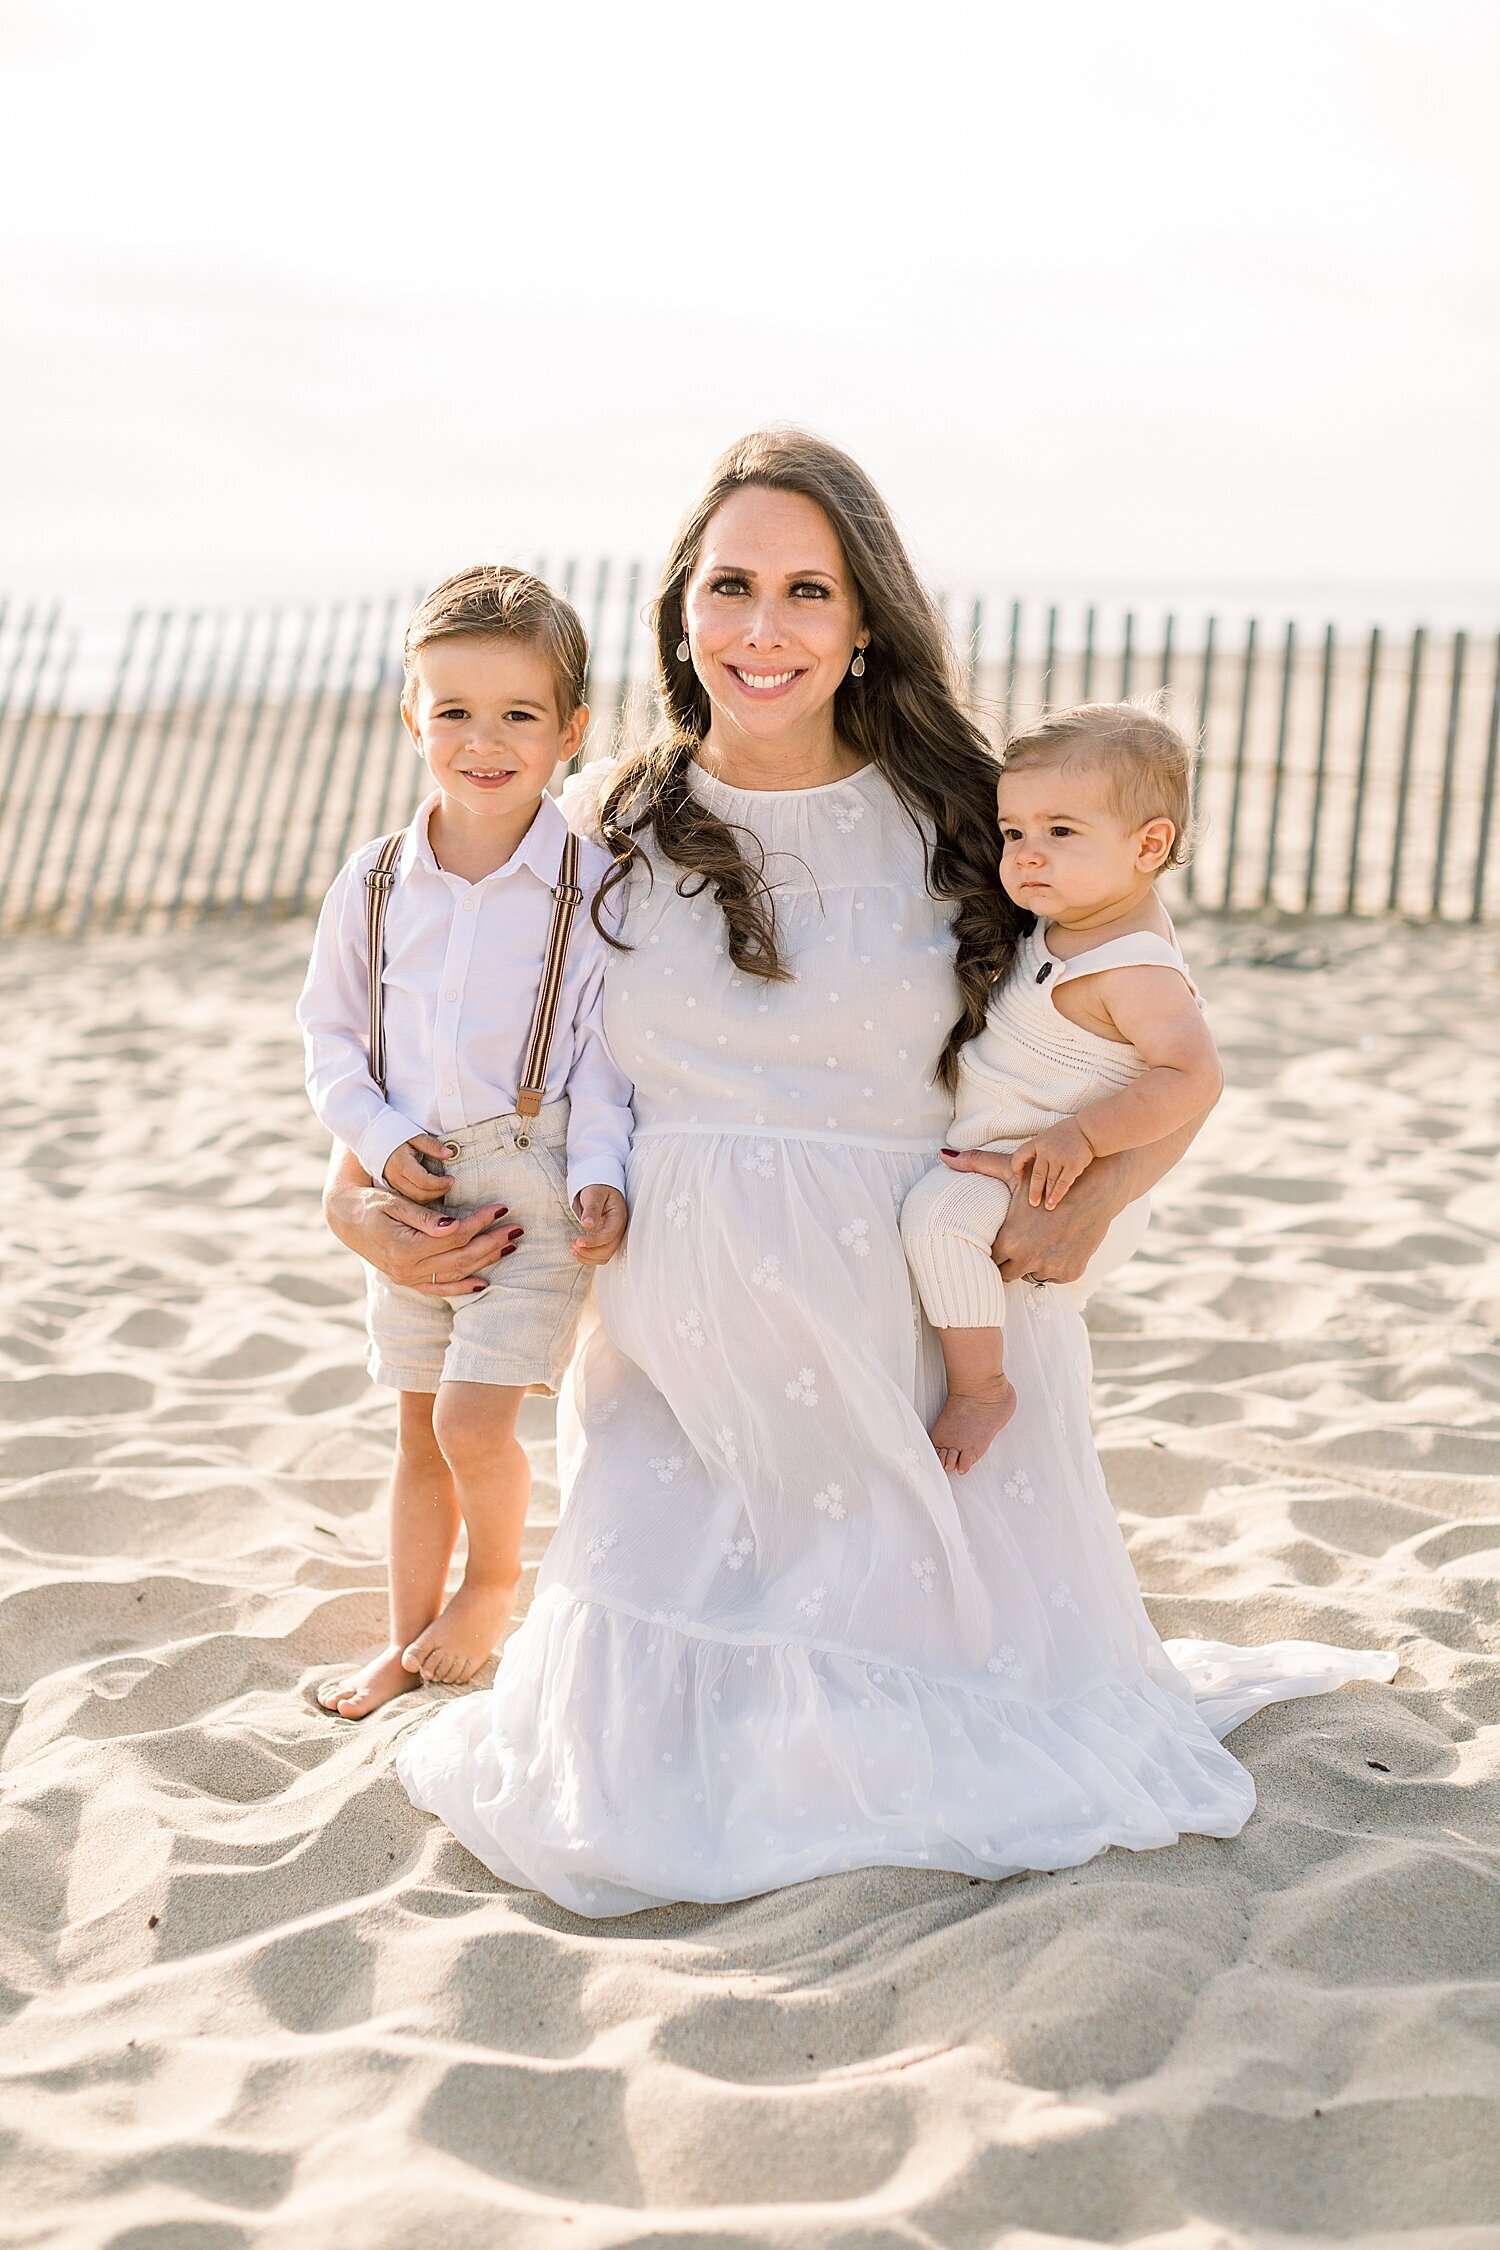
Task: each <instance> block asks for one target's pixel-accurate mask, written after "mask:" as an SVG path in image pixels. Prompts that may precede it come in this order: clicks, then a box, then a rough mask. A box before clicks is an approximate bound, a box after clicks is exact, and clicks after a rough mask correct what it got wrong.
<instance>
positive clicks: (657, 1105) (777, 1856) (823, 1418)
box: [398, 766, 1395, 1915]
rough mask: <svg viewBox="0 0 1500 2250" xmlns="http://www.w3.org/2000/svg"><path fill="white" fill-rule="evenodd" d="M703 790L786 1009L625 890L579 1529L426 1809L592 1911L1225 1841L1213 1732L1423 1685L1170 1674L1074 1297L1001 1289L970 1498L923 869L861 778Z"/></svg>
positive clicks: (576, 1389) (446, 1734) (1273, 1668)
mask: <svg viewBox="0 0 1500 2250" xmlns="http://www.w3.org/2000/svg"><path fill="white" fill-rule="evenodd" d="M587 780H588V782H589V783H592V784H594V785H595V786H596V785H597V782H596V777H595V776H594V775H592V774H590V775H589V776H588V777H587ZM692 785H693V787H694V788H695V789H696V790H697V791H698V793H699V794H700V796H701V797H702V798H703V799H704V801H705V802H706V803H707V804H708V805H709V806H711V807H712V809H713V810H714V811H715V812H716V813H717V814H718V815H719V816H720V817H721V818H723V819H724V820H726V821H729V822H731V823H732V824H734V825H735V826H736V827H737V828H738V829H740V830H741V831H742V841H743V845H744V848H745V849H746V850H747V851H748V852H750V853H752V854H753V853H755V852H756V851H757V850H760V849H763V850H764V852H765V854H766V872H767V876H768V878H769V880H770V881H771V882H772V883H773V884H774V886H775V897H776V911H777V919H778V929H779V933H780V938H781V943H782V945H783V949H784V954H785V957H786V959H787V960H788V962H789V964H790V965H791V967H792V968H793V969H794V971H795V975H794V977H793V979H792V980H791V981H789V982H785V983H767V982H765V981H764V980H762V979H759V978H757V977H755V976H753V975H750V974H748V973H746V972H744V971H742V970H739V969H736V968H735V967H734V965H733V963H732V962H731V960H730V958H729V954H728V949H727V943H726V937H725V931H724V927H723V922H722V918H721V916H720V914H719V911H718V909H717V908H716V907H715V905H714V903H713V900H712V897H711V895H710V894H707V893H699V894H698V895H697V896H692V895H683V894H681V893H680V892H679V891H678V889H677V879H678V875H679V871H678V870H677V869H675V868H673V867H671V866H670V865H669V864H668V863H666V862H660V863H658V864H657V865H656V866H655V869H654V881H648V880H647V879H646V877H645V876H644V874H643V873H642V872H640V871H637V872H636V874H634V875H633V876H632V878H631V880H630V885H629V894H628V900H627V905H626V913H625V921H624V935H625V937H626V938H627V940H628V941H629V943H630V945H631V946H632V948H633V950H632V951H630V952H628V953H623V954H620V955H617V956H615V957H614V958H613V959H612V961H611V965H610V968H609V970H608V972H607V979H606V994H605V1020H606V1026H607V1030H608V1033H609V1037H610V1041H611V1044H612V1046H613V1048H614V1051H615V1054H616V1056H617V1058H618V1060H619V1062H620V1063H621V1065H622V1067H623V1068H624V1069H625V1070H626V1071H627V1072H628V1073H629V1074H630V1075H631V1076H632V1077H633V1078H634V1080H635V1086H636V1118H637V1130H636V1135H635V1142H634V1147H633V1150H632V1154H631V1159H630V1170H629V1182H628V1192H629V1201H630V1208H631V1218H630V1231H629V1235H628V1238H627V1242H626V1246H625V1249H624V1252H623V1254H622V1255H621V1256H620V1257H618V1258H617V1259H616V1260H615V1261H614V1263H613V1264H611V1265H609V1266H607V1267H605V1268H604V1269H602V1270H601V1272H600V1274H599V1276H598V1285H597V1292H596V1310H597V1319H596V1320H595V1321H594V1323H593V1324H592V1326H591V1327H590V1329H589V1331H588V1333H587V1335H586V1338H585V1341H584V1343H583V1345H582V1347H581V1349H580V1353H579V1356H578V1358H577V1360H576V1361H575V1363H574V1368H573V1372H572V1377H571V1380H570V1383H569V1385H568V1387H567V1388H566V1389H565V1392H564V1396H563V1401H562V1406H561V1410H560V1426H559V1437H560V1443H559V1456H560V1466H561V1475H562V1490H563V1508H562V1516H561V1522H560V1525H559V1528H558V1530H557V1532H556V1533H555V1535H554V1537H553V1540H552V1543H551V1545H550V1547H549V1549H548V1552H547V1555H546V1557H545V1560H544V1561H543V1563H542V1566H541V1569H540V1572H539V1573H538V1578H537V1585H536V1593H535V1597H534V1600H533V1602H532V1606H531V1609H530V1612H529V1613H528V1615H527V1617H526V1619H525V1621H524V1623H523V1624H522V1625H521V1626H520V1627H519V1629H518V1630H517V1631H516V1632H515V1633H514V1634H513V1635H512V1637H511V1639H510V1640H509V1642H508V1643H507V1645H506V1648H505V1651H504V1654H503V1657H502V1660H501V1664H500V1668H499V1671H498V1674H497V1677H496V1681H495V1685H494V1688H493V1689H492V1690H491V1691H490V1692H489V1693H480V1694H474V1695H468V1696H463V1697H459V1698H457V1699H455V1700H454V1701H452V1702H451V1703H449V1704H448V1705H446V1706H445V1708H444V1709H443V1710H442V1711H441V1712H440V1713H439V1714H438V1715H437V1716H436V1717H435V1718H433V1719H432V1720H430V1721H428V1722H427V1723H426V1724H425V1725H423V1726H421V1727H420V1728H419V1729H416V1730H414V1731H412V1732H411V1733H410V1734H408V1735H407V1736H406V1738H405V1740H404V1742H403V1744H402V1747H401V1750H400V1753H399V1759H398V1764H399V1770H400V1774H401V1778H402V1780H403V1781H404V1782H405V1785H406V1787H407V1790H408V1792H409V1793H410V1795H411V1798H412V1801H413V1802H414V1803H415V1804H416V1805H418V1806H420V1807H422V1808H424V1809H425V1810H427V1811H429V1812H431V1813H434V1814H436V1815H437V1817H438V1818H439V1819H440V1820H442V1821H444V1822H445V1823H446V1824H447V1826H448V1827H449V1828H450V1829H451V1830H452V1832H453V1834H454V1835H455V1836H456V1837H457V1838H458V1839H459V1841H460V1842H461V1843H463V1844H464V1845H466V1846H467V1848H468V1849H469V1850H470V1851H471V1852H472V1853H473V1854H474V1855H475V1856H476V1858H478V1859H480V1860H482V1861H483V1862H484V1863H485V1865H486V1866H488V1867H489V1868H491V1869H492V1870H493V1871H494V1873H495V1874H497V1875H499V1876H500V1877H502V1878H503V1879H504V1880H505V1881H507V1882H510V1883H514V1884H517V1885H519V1886H521V1887H523V1888H526V1889H532V1890H538V1891H543V1892H545V1893H547V1894H548V1895H549V1896H550V1897H551V1898H553V1899H555V1900H556V1901H557V1902H558V1903H559V1904H561V1905H562V1906H565V1907H568V1908H570V1909H572V1910H573V1911H574V1912H576V1913H578V1914H582V1915H610V1914H623V1913H629V1912H632V1911H634V1910H636V1909H638V1908H642V1907H647V1906H653V1905H657V1904H661V1903H663V1902H666V1901H669V1900H677V1899H695V1900H725V1899H735V1898H743V1897H748V1896H751V1895H753V1894H755V1893H758V1892H762V1891H767V1890H771V1889H774V1888H776V1887H778V1886H780V1885H783V1884H787V1883H796V1882H801V1881H805V1880H807V1879H808V1878H810V1877H813V1876H818V1875H824V1874H828V1873H830V1872H833V1871H835V1870H839V1869H847V1868H851V1867H861V1866H874V1865H905V1866H923V1867H934V1868H944V1869H951V1870H954V1871H957V1872H961V1873H965V1874H970V1875H978V1876H985V1877H998V1876H1003V1875H1007V1874H1011V1873H1015V1872H1017V1871H1019V1870H1021V1869H1024V1868H1054V1867H1063V1866H1073V1865H1076V1864H1078V1863H1079V1862H1080V1861H1083V1860H1086V1859H1089V1858H1091V1857H1092V1856H1093V1855H1094V1854H1095V1853H1098V1852H1101V1851H1103V1850H1104V1849H1105V1848H1106V1847H1107V1846H1109V1845H1111V1844H1124V1845H1129V1846H1132V1847H1134V1848H1136V1849H1143V1848H1147V1847H1152V1846H1157V1845H1162V1844H1168V1843H1171V1842H1172V1841H1173V1840H1174V1839H1175V1838H1176V1837H1178V1836H1179V1835H1181V1834H1183V1833H1185V1832H1191V1833H1196V1834H1199V1835H1211V1836H1231V1835H1234V1834H1236V1833H1237V1832H1238V1830H1239V1829H1240V1828H1241V1827H1242V1826H1243V1824H1244V1822H1245V1820H1246V1819H1247V1818H1248V1816H1249V1814H1250V1811H1251V1809H1252V1807H1253V1805H1254V1802H1255V1790H1254V1785H1253V1783H1252V1781H1251V1779H1250V1776H1249V1774H1248V1773H1247V1772H1246V1771H1245V1770H1244V1768H1243V1767H1242V1766H1241V1765H1240V1764H1239V1763H1238V1762H1237V1761H1236V1760H1235V1759H1234V1758H1233V1757H1232V1756H1231V1755H1230V1753H1229V1752H1228V1751H1227V1750H1226V1749H1224V1748H1223V1747H1222V1744H1221V1743H1220V1741H1219V1739H1218V1738H1219V1736H1220V1735H1222V1734H1223V1733H1225V1732H1227V1731H1228V1729H1229V1728H1230V1727H1232V1726H1234V1725H1235V1724H1237V1722H1238V1721H1239V1720H1241V1719H1243V1718H1245V1717H1247V1716H1248V1714H1249V1713H1250V1712H1252V1711H1255V1710H1257V1709H1259V1708H1260V1706H1261V1705H1263V1704H1266V1703H1269V1702H1272V1701H1275V1700H1277V1699H1279V1698H1281V1697H1285V1696H1292V1695H1301V1694H1310V1693H1315V1692H1317V1691H1319V1690H1322V1689H1325V1688H1331V1687H1335V1686H1338V1685H1339V1684H1341V1683H1342V1682H1344V1681H1347V1680H1351V1679H1356V1678H1363V1679H1388V1678H1390V1676H1391V1675H1392V1673H1393V1671H1394V1669H1395V1659H1394V1658H1393V1657H1391V1656H1389V1655H1386V1654H1383V1653H1379V1652H1371V1651H1359V1650H1347V1649H1337V1648H1325V1647H1321V1646H1318V1645H1316V1644H1313V1643H1303V1642H1291V1643H1280V1644H1277V1645H1274V1646H1271V1647H1266V1648H1258V1649H1240V1648H1232V1647H1228V1646H1225V1645H1222V1644H1218V1643H1209V1642H1197V1641H1194V1642H1187V1641H1181V1642H1176V1643H1173V1644H1171V1645H1170V1646H1169V1647H1166V1648H1164V1647H1163V1644H1162V1642H1161V1641H1160V1640H1159V1639H1158V1638H1157V1636H1156V1634H1155V1632H1154V1631H1153V1630H1152V1627H1151V1625H1150V1622H1149V1620H1148V1619H1147V1616H1146V1613H1145V1610H1144V1608H1143V1606H1142V1603H1141V1597H1140V1591H1139V1588H1138V1586H1137V1584H1136V1579H1135V1575H1134V1572H1133V1571H1132V1569H1131V1565H1130V1561H1129V1557H1128V1555H1127V1553H1126V1550H1125V1544H1124V1540H1123V1538H1122V1536H1121V1533H1120V1530H1119V1527H1118V1525H1117V1523H1116V1520H1115V1517H1114V1514H1113V1512H1112V1510H1111V1507H1110V1503H1109V1498H1108V1495H1107V1493H1106V1491H1105V1486H1104V1478H1103V1474H1102V1471H1101V1469H1100V1464H1099V1458H1098V1454H1097V1451H1096V1449H1095V1446H1094V1442H1093V1435H1092V1431H1091V1427H1090V1421H1089V1399H1088V1384H1089V1353H1088V1344H1087V1337H1086V1333H1085V1330H1084V1327H1083V1323H1082V1319H1081V1317H1080V1315H1079V1313H1078V1311H1077V1309H1076V1308H1075V1307H1074V1306H1073V1305H1072V1304H1071V1303H1070V1302H1069V1301H1068V1299H1067V1297H1066V1295H1065V1294H1064V1292H1062V1291H1060V1290H1056V1289H1045V1288H1044V1289H1035V1288H1031V1287H1028V1286H1025V1285H1018V1286H1016V1287H1015V1288H1013V1289H1012V1290H1011V1291H1010V1303H1009V1305H1008V1308H1007V1313H1008V1322H1009V1326H1008V1332H1007V1343H1006V1365H1007V1370H1008V1372H1009V1373H1010V1375H1011V1378H1012V1380H1013V1382H1014V1384H1015V1387H1016V1393H1017V1398H1018V1401H1019V1403H1018V1405H1017V1408H1016V1412H1015V1415H1014V1417H1013V1418H1012V1420H1011V1421H1010V1423H1009V1424H1008V1425H1007V1426H1006V1428H1005V1429H1004V1430H1002V1431H1001V1433H1000V1435H999V1436H998V1438H997V1439H996V1440H995V1442H994V1444H993V1445H992V1446H991V1448H990V1450H989V1452H988V1453H987V1455H986V1456H985V1458H984V1459H983V1461H982V1462H980V1463H979V1465H978V1466H977V1467H976V1468H975V1469H974V1470H973V1471H971V1473H970V1474H969V1475H968V1476H967V1477H965V1478H963V1479H961V1480H960V1479H950V1478H949V1477H948V1476H947V1475H946V1474H945V1473H944V1471H943V1470H942V1468H941V1467H940V1466H939V1463H938V1460H937V1457H936V1455H935V1454H934V1452H933V1450H932V1447H931V1444H930V1442H929V1440H928V1436H927V1424H928V1422H929V1420H930V1419H931V1417H932V1415H933V1413H934V1412H935V1411H936V1407H937V1403H938V1401H939V1400H940V1398H941V1396H942V1391H941V1377H942V1369H941V1361H940V1359H939V1356H938V1353H937V1349H936V1343H935V1340H934V1338H933V1336H932V1334H931V1331H930V1330H929V1329H928V1328H927V1326H926V1324H925V1322H924V1321H923V1319H922V1317H921V1313H920V1308H919V1306H918V1304H917V1301H916V1297H915V1294H914V1291H913V1287H912V1284H911V1281H910V1279H909V1277H908V1272H907V1267H906V1264H905V1261H904V1259H903V1256H902V1251H901V1243H900V1237H899V1233H898V1229H897V1216H898V1213H899V1211H900V1208H901V1204H902V1200H903V1198H904V1196H905V1195H906V1192H907V1190H908V1189H909V1188H910V1187H911V1185H912V1183H913V1182H914V1181H915V1180H916V1179H917V1178H918V1177H919V1176H920V1175H921V1173H922V1172H923V1171H925V1170H926V1169H927V1167H928V1166H929V1165H930V1164H931V1162H932V1160H933V1155H934V1152H935V1150H936V1149H937V1147H938V1146H939V1145H940V1143H941V1141H942V1139H943V1136H944V1134H945V1132H946V1130H947V1127H948V1125H949V1122H950V1118H951V1115H952V1105H951V1102H950V1099H949V1097H948V1096H947V1095H946V1094H945V1093H944V1092H943V1091H942V1089H941V1088H940V1087H937V1086H935V1085H934V1083H933V1078H934V1071H935V1068H936V1064H937V1060H938V1057H939V1055H940V1053H941V1051H942V1048H943V1044H944V1042H945V1040H946V1037H947V1033H948V1028H949V1025H950V1024H951V1023H952V1021H953V1019H954V1016H955V1014H956V1013H957V1003H956V995H955V986H954V979H953V969H952V960H953V940H952V935H951V931H950V928H949V915H948V910H947V907H946V905H945V904H944V902H942V901H940V900H934V899H933V898H931V897H930V896H929V895H928V892H927V888H926V882H925V853H924V846H923V840H922V837H921V836H920V834H919V833H918V830H917V828H916V827H915V825H914V823H913V821H912V820H911V818H910V817H909V815H908V814H907V813H906V812H905V810H904V809H903V808H902V806H901V805H900V803H899V801H898V799H897V798H896V796H895V794H894V792H893V791H892V790H891V788H890V786H889V784H888V783H886V782H885V781H884V779H883V778H882V777H881V775H880V774H879V773H878V772H877V771H876V769H875V768H873V767H868V766H867V767H865V768H864V769H863V770H862V771H861V772H859V773H858V774H856V775H855V776H854V777H853V778H852V779H849V780H847V781H840V782H835V783H831V784H829V785H827V786H825V787H822V788H816V789H806V790H790V791H747V790H740V789H734V788H731V787H729V786H727V785H726V784H724V783H722V782H720V781H718V780H717V779H715V778H714V777H712V776H709V775H707V774H706V773H704V772H702V771H701V770H699V769H695V771H694V775H693V783H692ZM587 795H588V791H587V789H585V790H584V791H581V792H579V793H578V796H577V797H576V798H575V807H577V806H580V805H581V808H582V809H581V811H575V813H574V817H581V818H582V819H584V820H586V819H587V806H586V798H587Z"/></svg>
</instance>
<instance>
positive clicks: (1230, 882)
mask: <svg viewBox="0 0 1500 2250" xmlns="http://www.w3.org/2000/svg"><path fill="white" fill-rule="evenodd" d="M1255 634H1256V620H1255V619H1254V618H1253V617H1252V618H1251V620H1250V624H1249V627H1248V629H1247V631H1246V633H1245V671H1244V677H1243V678H1242V680H1241V682H1240V729H1239V736H1238V739H1237V740H1236V742H1235V746H1234V781H1233V784H1232V787H1231V790H1230V796H1229V835H1228V837H1227V838H1226V840H1225V845H1224V893H1223V897H1222V898H1221V900H1220V902H1219V903H1220V906H1221V908H1222V909H1223V911H1224V912H1225V913H1226V914H1228V913H1229V912H1230V911H1231V910H1232V908H1233V906H1234V854H1235V846H1236V844H1237V842H1238V840H1239V833H1240V799H1241V796H1242V794H1243V790H1244V782H1245V749H1246V745H1247V743H1248V742H1249V739H1250V695H1251V689H1252V687H1253V685H1254V680H1255Z"/></svg>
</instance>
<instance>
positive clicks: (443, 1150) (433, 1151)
mask: <svg viewBox="0 0 1500 2250" xmlns="http://www.w3.org/2000/svg"><path fill="white" fill-rule="evenodd" d="M447 1155H448V1150H447V1147H446V1144H445V1143H444V1142H442V1141H440V1140H437V1139H436V1138H435V1137H434V1136H433V1135H432V1134H431V1133H418V1134H417V1136H416V1138H415V1140H410V1141H403V1142H402V1144H401V1146H400V1147H399V1148H398V1149H395V1150H394V1151H393V1152H392V1154H391V1155H390V1156H389V1157H388V1158H387V1160H386V1167H385V1170H384V1172H383V1173H382V1174H381V1178H382V1179H383V1180H384V1181H385V1184H386V1186H387V1187H388V1188H394V1189H395V1191H396V1193H397V1195H404V1196H408V1197H409V1198H410V1199H411V1201H412V1202H413V1203H441V1202H442V1200H443V1197H444V1196H445V1195H446V1194H447V1192H448V1190H449V1188H451V1187H452V1185H453V1182H452V1180H451V1179H450V1178H449V1177H448V1175H447V1173H446V1172H431V1171H429V1170H428V1168H427V1166H426V1165H425V1164H424V1163H423V1162H422V1161H421V1159H422V1158H423V1157H424V1156H435V1157H436V1158H437V1161H438V1163H439V1164H442V1163H444V1162H445V1161H446V1159H447Z"/></svg>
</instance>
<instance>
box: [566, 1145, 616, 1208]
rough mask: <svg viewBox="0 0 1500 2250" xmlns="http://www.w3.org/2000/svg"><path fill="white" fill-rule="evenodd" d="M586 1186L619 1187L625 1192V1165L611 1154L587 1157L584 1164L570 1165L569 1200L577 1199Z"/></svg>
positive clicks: (571, 1201)
mask: <svg viewBox="0 0 1500 2250" xmlns="http://www.w3.org/2000/svg"><path fill="white" fill-rule="evenodd" d="M586 1187H612V1188H618V1189H619V1191H620V1193H621V1195H623V1194H624V1193H625V1167H624V1165H623V1164H620V1163H618V1162H617V1161H616V1160H615V1158H613V1157H611V1156H594V1157H586V1158H585V1159H584V1161H583V1163H582V1164H570V1165H569V1166H568V1201H569V1202H570V1203H573V1202H575V1201H576V1200H577V1198H578V1196H579V1195H580V1194H581V1192H582V1191H583V1189H584V1188H586Z"/></svg>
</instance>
